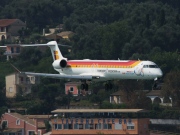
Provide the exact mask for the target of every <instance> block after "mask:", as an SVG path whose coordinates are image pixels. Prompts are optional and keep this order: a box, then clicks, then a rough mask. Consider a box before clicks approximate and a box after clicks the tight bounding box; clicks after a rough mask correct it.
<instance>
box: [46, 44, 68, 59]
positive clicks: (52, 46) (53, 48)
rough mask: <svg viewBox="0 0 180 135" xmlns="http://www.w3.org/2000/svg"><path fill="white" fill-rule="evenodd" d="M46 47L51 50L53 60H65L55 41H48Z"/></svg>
mask: <svg viewBox="0 0 180 135" xmlns="http://www.w3.org/2000/svg"><path fill="white" fill-rule="evenodd" d="M47 45H48V46H49V47H50V49H51V53H52V56H53V60H54V61H55V60H62V59H66V58H64V57H63V56H62V54H61V51H60V49H59V47H58V44H57V42H56V41H50V42H48V43H47Z"/></svg>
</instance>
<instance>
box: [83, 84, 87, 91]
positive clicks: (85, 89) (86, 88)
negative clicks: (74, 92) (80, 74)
mask: <svg viewBox="0 0 180 135" xmlns="http://www.w3.org/2000/svg"><path fill="white" fill-rule="evenodd" d="M84 85H85V91H88V84H87V83H85V84H84Z"/></svg>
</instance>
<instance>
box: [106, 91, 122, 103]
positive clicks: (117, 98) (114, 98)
mask: <svg viewBox="0 0 180 135" xmlns="http://www.w3.org/2000/svg"><path fill="white" fill-rule="evenodd" d="M121 96H122V93H121V91H116V92H114V93H112V94H111V95H110V97H109V101H110V103H115V104H121V103H123V102H122V100H121Z"/></svg>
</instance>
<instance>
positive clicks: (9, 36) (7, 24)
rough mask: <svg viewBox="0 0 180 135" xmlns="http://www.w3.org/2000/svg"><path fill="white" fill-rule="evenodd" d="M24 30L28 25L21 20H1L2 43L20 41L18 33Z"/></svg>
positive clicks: (0, 38) (0, 35) (0, 36)
mask: <svg viewBox="0 0 180 135" xmlns="http://www.w3.org/2000/svg"><path fill="white" fill-rule="evenodd" d="M23 28H26V24H25V23H24V22H22V21H21V20H19V19H0V41H1V40H3V39H6V40H10V41H12V40H15V39H18V36H19V33H18V32H19V30H21V29H23Z"/></svg>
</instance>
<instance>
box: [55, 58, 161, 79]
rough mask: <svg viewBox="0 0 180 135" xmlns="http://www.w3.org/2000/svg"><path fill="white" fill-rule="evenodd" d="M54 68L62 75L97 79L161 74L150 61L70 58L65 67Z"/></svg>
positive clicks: (150, 77)
mask: <svg viewBox="0 0 180 135" xmlns="http://www.w3.org/2000/svg"><path fill="white" fill-rule="evenodd" d="M55 70H57V71H58V72H59V73H60V74H63V75H92V76H93V77H95V79H99V80H113V79H155V78H158V77H161V76H162V71H161V69H160V68H159V67H158V66H157V65H156V64H155V63H154V62H151V61H133V60H127V61H120V60H70V61H68V65H67V67H65V68H62V69H55ZM96 77H97V78H96Z"/></svg>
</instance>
